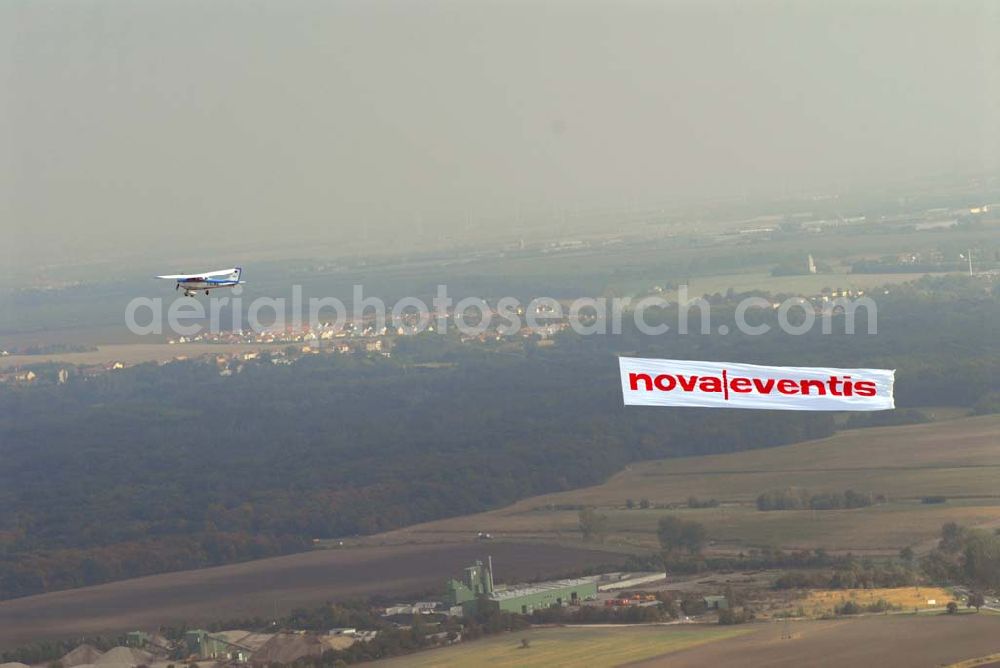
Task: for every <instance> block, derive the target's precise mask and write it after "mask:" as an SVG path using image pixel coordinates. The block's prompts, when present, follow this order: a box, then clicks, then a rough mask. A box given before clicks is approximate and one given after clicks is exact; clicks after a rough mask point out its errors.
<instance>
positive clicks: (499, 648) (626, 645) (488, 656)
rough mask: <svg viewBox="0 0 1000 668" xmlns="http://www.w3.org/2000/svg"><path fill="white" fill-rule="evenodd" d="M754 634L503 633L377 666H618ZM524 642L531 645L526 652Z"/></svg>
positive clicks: (692, 629) (598, 629) (650, 630)
mask: <svg viewBox="0 0 1000 668" xmlns="http://www.w3.org/2000/svg"><path fill="white" fill-rule="evenodd" d="M749 632H751V629H750V628H748V627H744V628H734V627H728V628H726V627H719V626H703V625H699V626H694V625H672V626H618V627H615V626H590V627H580V626H577V627H566V628H541V629H529V630H526V631H519V632H516V633H504V634H501V635H498V636H491V637H488V638H483V639H480V640H473V641H470V642H467V643H460V644H458V645H455V646H452V647H446V648H442V649H437V650H430V651H427V652H420V653H417V654H411V655H409V656H403V657H398V658H395V659H389V660H387V661H379V662H376V664H375V665H377V666H385V667H386V668H389V667H390V666H393V667H400V668H401V667H402V666H406V667H407V668H409V667H411V666H412V667H413V668H430V667H431V666H434V667H440V668H448V667H450V666H455V667H456V668H457V667H459V666H483V665H488V666H509V667H511V668H514V667H516V668H532V667H534V666H537V667H538V668H543V667H544V668H559V667H560V666H566V667H567V668H569V667H575V666H588V667H590V668H600V667H602V666H618V665H621V664H622V663H625V662H628V661H636V660H639V659H642V658H644V657H649V656H655V655H658V654H663V653H665V652H675V651H678V650H680V649H685V648H688V647H695V646H698V645H703V644H706V643H712V642H717V641H720V640H723V639H725V638H733V637H736V636H740V635H743V634H745V633H749ZM522 639H526V640H528V643H529V644H528V647H523V646H522V644H521V641H522Z"/></svg>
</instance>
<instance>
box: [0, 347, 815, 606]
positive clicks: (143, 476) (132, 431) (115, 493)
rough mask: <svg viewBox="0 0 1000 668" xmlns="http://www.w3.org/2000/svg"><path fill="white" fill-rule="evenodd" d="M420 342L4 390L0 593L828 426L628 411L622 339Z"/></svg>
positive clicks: (580, 481)
mask: <svg viewBox="0 0 1000 668" xmlns="http://www.w3.org/2000/svg"><path fill="white" fill-rule="evenodd" d="M432 344H433V345H437V342H436V341H432ZM411 347H413V348H414V349H413V350H412V351H410V352H408V351H407V350H406V349H405V348H406V346H401V348H402V349H401V350H398V351H397V356H396V357H395V358H393V359H391V360H386V359H382V358H379V359H373V360H368V359H354V358H349V357H345V356H309V357H307V358H303V359H302V360H300V361H298V362H297V363H296V364H294V365H291V366H275V365H271V364H269V363H267V362H266V361H262V362H259V363H254V364H247V365H246V366H245V367H244V369H243V371H242V373H240V374H237V375H234V376H231V377H220V376H219V374H218V373H217V370H216V368H215V365H214V364H208V363H203V362H179V363H174V364H169V365H166V366H163V367H157V366H155V365H143V366H140V367H135V368H133V369H128V370H125V371H121V372H117V373H114V374H109V375H107V376H103V377H100V378H98V379H96V380H92V381H88V382H71V383H68V384H66V385H63V386H51V387H44V388H43V387H39V388H33V389H29V390H27V391H17V392H5V393H3V394H0V434H2V449H3V452H2V456H3V459H4V465H3V467H0V535H2V538H0V593H2V595H3V596H6V597H10V596H20V595H25V594H31V593H36V592H40V591H45V590H51V589H55V588H60V587H64V586H75V585H81V584H92V583H97V582H103V581H107V580H110V579H115V578H122V577H128V576H134V575H140V574H145V573H153V572H158V571H165V570H171V569H179V568H188V567H195V566H202V565H208V564H215V563H222V562H224V561H233V560H239V559H249V558H255V557H259V556H264V555H266V554H279V553H281V552H285V551H288V550H290V549H300V548H301V547H302V546H303V545H305V544H307V543H308V542H309V541H311V540H312V539H313V538H328V537H338V536H346V535H353V534H363V533H372V532H376V531H381V530H386V529H390V528H394V527H398V526H402V525H405V524H410V523H414V522H419V521H423V520H429V519H433V518H437V517H443V516H449V515H458V514H465V513H470V512H474V511H478V510H483V509H486V508H489V507H494V506H498V505H502V504H506V503H510V502H513V501H515V500H516V499H519V498H523V497H525V496H528V495H532V494H539V493H543V492H548V491H555V490H563V489H569V488H571V487H577V486H583V485H589V484H594V483H597V482H600V481H602V480H603V479H605V478H606V477H607V476H609V475H610V474H612V473H614V472H615V471H617V470H619V469H621V468H622V467H623V466H625V465H626V464H627V463H628V462H630V461H633V460H636V459H651V458H659V457H665V456H672V455H685V454H696V453H701V452H725V451H731V450H740V449H746V448H756V447H763V446H768V445H776V444H779V443H790V442H795V441H799V440H803V439H808V438H817V437H822V436H826V435H828V434H830V433H831V432H832V425H833V423H832V419H831V418H830V416H827V415H809V414H798V415H793V416H790V417H783V418H782V419H781V420H775V419H773V418H772V417H771V416H770V415H769V414H767V413H763V412H744V413H737V412H726V413H719V414H717V416H716V418H715V419H713V420H712V421H711V422H710V423H706V422H705V421H704V420H703V419H702V417H703V414H702V413H700V412H698V411H697V410H688V411H672V412H664V411H635V412H633V411H629V412H626V411H625V410H624V409H623V407H622V406H621V397H620V394H619V392H620V391H619V390H618V389H617V383H616V381H617V375H616V374H617V371H616V364H615V359H614V357H613V356H611V355H608V354H605V355H602V356H580V355H567V356H565V357H564V358H562V359H558V360H557V359H553V358H549V359H548V360H543V359H541V358H531V357H529V358H525V357H523V356H520V357H519V356H511V355H498V354H496V353H488V352H483V351H476V350H472V349H469V348H460V349H457V350H447V351H445V352H438V351H434V352H433V355H432V356H433V358H434V359H436V360H438V361H446V362H450V363H452V365H451V366H445V367H441V366H436V367H433V368H429V367H426V366H415V365H413V364H410V363H409V362H408V361H407V360H411V361H412V360H414V359H423V358H424V357H425V356H427V355H429V353H427V352H426V351H425V350H424V349H423V348H421V347H420V345H419V342H414V343H413V344H411ZM192 536H196V537H198V538H196V539H194V540H195V542H196V543H198V546H195V545H193V544H192V543H191V541H192ZM150 541H153V542H154V543H153V544H155V545H156V549H155V550H149V549H147V547H148V546H149V545H150ZM175 541H176V544H175V545H174V546H173V547H170V548H167V547H166V544H167V543H171V544H173V543H174V542H175ZM206 541H207V544H208V546H202V544H203V543H206Z"/></svg>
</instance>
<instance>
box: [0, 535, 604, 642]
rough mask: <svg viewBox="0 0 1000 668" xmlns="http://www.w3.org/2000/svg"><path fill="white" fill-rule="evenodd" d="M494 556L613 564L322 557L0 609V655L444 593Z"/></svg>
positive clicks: (112, 586) (322, 553)
mask: <svg viewBox="0 0 1000 668" xmlns="http://www.w3.org/2000/svg"><path fill="white" fill-rule="evenodd" d="M487 554H490V555H492V556H493V561H494V563H495V564H496V567H497V572H498V574H499V575H500V576H501V577H503V578H505V579H510V580H518V579H528V578H534V577H539V576H553V575H559V574H562V573H565V572H566V571H569V570H574V569H580V568H583V567H585V566H587V565H595V564H604V563H609V562H611V563H613V562H614V561H615V555H609V554H608V553H606V552H600V551H597V550H580V549H567V548H561V547H557V546H551V545H518V544H515V543H503V544H497V545H491V546H490V547H489V550H488V551H487V550H486V549H485V548H484V547H483V546H481V545H442V546H428V545H418V546H389V547H369V548H359V549H343V550H316V551H313V552H307V553H304V554H293V555H289V556H285V557H275V558H273V559H260V560H257V561H250V562H244V563H240V564H231V565H228V566H219V567H216V568H205V569H200V570H192V571H180V572H176V573H165V574H162V575H152V576H148V577H143V578H135V579H132V580H122V581H119V582H112V583H109V584H104V585H97V586H94V587H84V588H81V589H70V590H66V591H59V592H53V593H50V594H41V595H38V596H29V597H26V598H18V599H12V600H8V601H0V649H5V648H9V647H13V646H15V645H17V644H19V643H21V642H25V641H27V640H29V639H32V638H34V639H37V638H43V637H72V636H80V635H84V634H98V633H105V632H119V631H125V630H129V629H134V628H145V627H150V628H155V627H157V626H159V625H161V624H171V623H187V624H206V623H209V622H212V621H222V620H229V619H235V618H247V617H252V616H256V615H260V616H262V617H269V616H271V615H274V614H287V613H288V612H289V611H290V610H291V609H292V608H295V607H306V606H309V605H319V604H322V603H323V602H325V601H328V600H333V599H345V598H351V597H366V596H372V595H376V594H383V595H400V596H405V595H407V594H413V595H420V594H422V593H423V592H430V591H440V590H442V589H443V587H444V582H445V580H446V579H447V578H449V577H452V576H453V575H455V573H457V572H460V571H461V569H462V568H463V567H465V566H467V565H468V564H469V563H470V562H471V561H473V560H475V559H480V558H485V557H486V556H487Z"/></svg>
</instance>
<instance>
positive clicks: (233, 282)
mask: <svg viewBox="0 0 1000 668" xmlns="http://www.w3.org/2000/svg"><path fill="white" fill-rule="evenodd" d="M242 275H243V267H233V268H232V269H219V270H218V271H207V272H205V273H204V274H167V275H166V276H157V278H163V279H166V280H170V281H177V285H176V286H174V290H180V289H181V288H182V287H183V288H184V296H185V297H193V296H194V295H195V293H196V292H198V290H204V291H205V294H206V295H207V294H209V291H210V290H215V289H217V288H232V287H235V286H237V285H242V284H243V283H246V281H241V280H240V276H242Z"/></svg>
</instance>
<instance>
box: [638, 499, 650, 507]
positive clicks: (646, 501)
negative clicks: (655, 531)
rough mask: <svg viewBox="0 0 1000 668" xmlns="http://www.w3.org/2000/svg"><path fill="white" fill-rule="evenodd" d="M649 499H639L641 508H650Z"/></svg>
mask: <svg viewBox="0 0 1000 668" xmlns="http://www.w3.org/2000/svg"><path fill="white" fill-rule="evenodd" d="M650 505H651V504H650V503H649V499H639V507H640V508H642V509H643V510H646V509H648V508H649V507H650Z"/></svg>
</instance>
